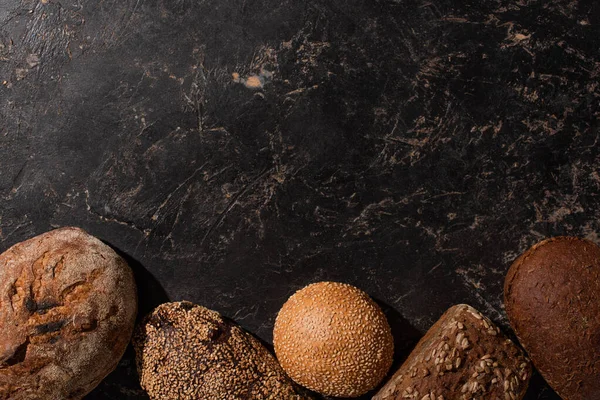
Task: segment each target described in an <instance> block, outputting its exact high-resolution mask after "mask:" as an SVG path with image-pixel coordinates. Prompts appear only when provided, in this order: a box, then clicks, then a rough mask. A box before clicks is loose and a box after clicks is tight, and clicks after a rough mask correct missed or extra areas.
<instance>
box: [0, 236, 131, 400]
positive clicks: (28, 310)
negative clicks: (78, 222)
mask: <svg viewBox="0 0 600 400" xmlns="http://www.w3.org/2000/svg"><path fill="white" fill-rule="evenodd" d="M136 310H137V297H136V290H135V283H134V280H133V274H132V272H131V270H130V269H129V267H128V266H127V264H126V263H125V261H124V260H123V259H122V258H121V257H119V256H118V255H117V254H116V253H115V252H114V251H113V250H112V249H111V248H110V247H108V246H107V245H105V244H104V243H102V242H101V241H100V240H98V239H96V238H94V237H93V236H90V235H88V234H87V233H86V232H84V231H83V230H81V229H78V228H61V229H56V230H54V231H51V232H47V233H45V234H42V235H40V236H36V237H34V238H32V239H30V240H27V241H25V242H21V243H18V244H16V245H15V246H13V247H11V248H10V249H8V250H7V251H6V252H4V253H3V254H1V255H0V399H11V400H25V399H56V400H61V399H73V400H75V399H81V398H82V397H83V396H84V395H85V394H87V393H88V392H90V391H91V390H92V389H93V388H94V387H95V386H96V385H97V384H98V383H100V381H101V380H102V379H104V377H105V376H106V375H107V374H108V373H110V372H111V371H112V370H113V369H114V368H115V367H116V366H117V363H118V361H119V359H120V358H121V356H122V355H123V353H124V352H125V348H126V347H127V344H128V342H129V339H130V337H131V333H132V330H133V326H134V323H135V315H136Z"/></svg>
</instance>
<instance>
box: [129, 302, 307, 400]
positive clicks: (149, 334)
mask: <svg viewBox="0 0 600 400" xmlns="http://www.w3.org/2000/svg"><path fill="white" fill-rule="evenodd" d="M133 344H134V348H135V352H136V362H137V368H138V373H139V375H140V382H141V385H142V388H144V390H146V391H147V393H148V395H149V396H150V398H151V399H153V400H172V399H179V400H197V399H273V400H275V399H289V400H301V399H309V398H310V397H307V396H303V395H301V394H300V392H298V391H297V390H296V388H295V387H294V385H293V383H292V381H291V380H290V379H289V378H288V377H287V376H286V375H285V373H284V372H283V370H282V369H281V367H280V366H279V364H278V363H277V360H275V357H273V356H272V355H271V354H270V353H269V352H268V350H267V349H266V348H265V347H264V346H263V345H262V344H261V343H260V342H259V341H258V340H256V339H255V338H254V337H252V336H251V335H250V334H248V333H246V332H245V331H244V330H242V329H241V328H240V327H239V326H237V325H235V324H234V323H232V322H229V321H226V320H224V319H223V318H222V317H221V315H219V313H217V312H215V311H211V310H209V309H207V308H204V307H201V306H198V305H195V304H192V303H190V302H185V301H184V302H175V303H166V304H162V305H160V306H158V307H157V308H156V309H155V310H154V311H152V313H150V314H149V315H148V316H146V317H145V318H144V320H143V321H142V323H141V324H140V326H139V327H138V328H137V329H136V333H135V334H134V339H133Z"/></svg>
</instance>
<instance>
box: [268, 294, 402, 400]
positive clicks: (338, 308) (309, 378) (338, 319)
mask: <svg viewBox="0 0 600 400" xmlns="http://www.w3.org/2000/svg"><path fill="white" fill-rule="evenodd" d="M273 344H274V346H275V354H276V355H277V358H278V360H279V362H280V363H281V365H282V367H283V369H284V370H285V371H286V372H287V373H288V374H289V375H290V376H291V377H292V379H294V380H295V381H296V382H298V383H299V384H301V385H303V386H305V387H307V388H309V389H311V390H314V391H317V392H319V393H322V394H326V395H329V396H340V397H356V396H360V395H362V394H364V393H366V392H368V391H369V390H371V389H373V388H375V387H376V386H377V385H378V384H379V383H380V382H381V381H382V380H383V378H384V377H385V375H386V374H387V372H388V370H389V368H390V366H391V364H392V358H393V354H394V340H393V337H392V333H391V329H390V326H389V325H388V322H387V320H386V317H385V315H384V314H383V312H382V311H381V309H380V308H379V306H377V304H376V303H375V302H374V301H373V300H372V299H371V298H370V297H369V296H368V295H367V294H366V293H365V292H363V291H362V290H360V289H358V288H356V287H354V286H351V285H347V284H343V283H338V282H318V283H314V284H312V285H308V286H306V287H305V288H303V289H301V290H299V291H297V292H296V293H295V294H294V295H293V296H291V297H290V298H289V299H288V301H287V302H286V303H285V304H284V305H283V307H282V308H281V311H279V314H278V315H277V319H276V321H275V329H274V331H273Z"/></svg>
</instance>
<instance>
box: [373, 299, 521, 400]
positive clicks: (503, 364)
mask: <svg viewBox="0 0 600 400" xmlns="http://www.w3.org/2000/svg"><path fill="white" fill-rule="evenodd" d="M530 377H531V364H530V362H529V360H528V359H527V357H525V355H524V353H523V351H522V350H521V349H519V348H518V347H517V346H516V345H515V344H514V343H513V342H512V341H511V340H510V339H508V338H506V337H505V336H504V334H502V332H500V330H499V329H498V328H497V327H496V326H495V325H494V324H493V323H492V322H491V321H490V320H489V319H487V318H486V317H485V316H483V315H481V314H480V313H479V312H478V311H477V310H475V309H474V308H473V307H471V306H468V305H466V304H459V305H456V306H454V307H451V308H450V309H449V310H448V311H446V313H445V314H444V315H442V317H441V318H440V319H439V320H438V321H437V322H436V323H435V324H434V325H433V326H432V327H431V329H429V331H427V333H426V334H425V336H424V337H423V338H422V339H421V340H420V341H419V343H418V344H417V346H416V347H415V349H414V350H413V351H412V353H411V354H410V355H409V356H408V358H407V360H406V361H405V362H404V364H402V366H401V367H400V369H399V370H398V371H397V372H396V373H395V374H394V376H393V377H392V378H391V379H390V380H389V381H388V382H387V383H386V384H385V386H384V387H383V388H382V389H381V390H380V391H379V392H378V393H377V394H376V395H375V397H373V400H399V399H416V400H463V399H465V400H466V399H479V400H496V399H497V400H519V399H522V398H523V396H524V395H525V391H526V390H527V386H528V383H529V378H530Z"/></svg>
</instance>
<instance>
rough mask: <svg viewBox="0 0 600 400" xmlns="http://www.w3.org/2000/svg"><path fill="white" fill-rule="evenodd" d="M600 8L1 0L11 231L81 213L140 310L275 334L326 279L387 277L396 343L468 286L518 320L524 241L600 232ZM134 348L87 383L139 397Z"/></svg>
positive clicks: (502, 1)
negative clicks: (220, 320)
mask: <svg viewBox="0 0 600 400" xmlns="http://www.w3.org/2000/svg"><path fill="white" fill-rule="evenodd" d="M599 23H600V3H598V2H595V1H592V0H581V1H570V0H551V1H542V0H530V1H529V0H520V1H508V0H490V1H485V2H481V1H474V0H472V1H450V0H440V1H435V2H429V1H427V0H415V1H410V0H409V1H403V0H402V1H401V0H395V1H391V0H388V1H383V0H370V1H358V0H346V1H342V0H336V1H332V0H329V1H322V0H309V1H306V2H298V1H294V2H292V1H287V0H279V1H275V0H244V1H233V0H119V1H117V0H72V1H63V0H61V1H58V0H22V1H18V0H0V165H1V169H0V249H1V250H4V249H6V248H8V247H9V246H10V245H12V244H14V243H16V242H18V241H21V240H24V239H27V238H29V237H31V236H33V235H36V234H39V233H42V232H44V231H47V230H50V229H52V228H54V227H59V226H64V225H77V226H80V227H83V228H84V229H86V230H88V231H89V232H90V233H92V234H94V235H96V236H98V237H100V238H101V239H103V240H105V241H106V242H108V243H109V244H111V245H113V246H114V247H115V248H117V249H119V250H120V251H122V252H123V253H124V254H126V255H127V256H128V257H129V260H130V262H131V263H132V265H133V266H134V269H135V270H136V273H137V275H138V281H139V285H140V287H141V291H140V295H141V299H140V301H141V302H142V304H141V308H142V311H148V310H149V309H150V308H151V307H152V306H153V305H155V304H157V303H159V302H162V301H165V300H166V299H167V298H169V299H171V300H180V299H187V300H190V301H194V302H197V303H199V304H202V305H204V306H207V307H210V308H213V309H215V310H218V311H220V312H221V313H223V314H224V315H226V316H228V317H230V318H233V319H234V320H236V321H237V322H239V323H240V324H241V325H242V326H243V327H244V328H246V329H248V330H249V331H251V332H252V333H254V334H256V335H258V336H259V337H261V338H262V339H264V340H265V341H267V342H270V341H271V338H272V337H271V330H272V326H273V321H274V318H275V315H276V313H277V310H278V309H279V307H280V306H281V305H282V304H283V302H284V301H285V299H286V298H287V297H288V296H289V295H291V294H292V293H293V292H294V291H295V290H296V289H298V288H300V287H302V286H304V285H306V284H308V283H310V282H313V281H318V280H338V281H344V282H348V283H352V284H355V285H357V286H359V287H361V288H362V289H364V290H366V291H367V292H368V293H369V294H371V295H372V296H373V297H375V298H376V299H378V300H379V301H380V302H381V304H382V306H383V307H384V309H385V310H386V312H387V314H388V316H389V318H390V320H391V322H392V324H393V326H394V331H395V334H396V338H397V342H398V343H397V347H398V359H400V358H401V357H403V356H406V355H407V352H408V351H409V349H410V347H411V346H412V345H413V344H414V343H415V341H416V340H418V338H419V336H420V335H421V334H422V333H423V332H425V331H426V330H427V328H428V327H429V326H430V325H431V324H432V323H433V322H434V321H435V320H436V319H437V318H438V317H439V316H440V315H441V314H442V312H443V311H444V310H445V309H446V308H448V307H449V306H451V305H453V304H455V303H459V302H466V303H469V304H471V305H473V306H475V307H476V308H478V309H479V310H481V311H482V312H483V313H485V314H486V315H488V316H489V317H490V318H492V319H493V320H495V321H496V322H497V323H499V324H500V325H501V326H502V328H503V329H505V330H506V331H508V329H509V327H508V324H507V320H506V316H505V313H504V310H503V306H502V284H503V278H504V274H505V273H506V271H507V269H508V267H509V265H510V263H511V262H512V260H513V259H514V258H515V257H516V256H517V255H518V254H519V253H521V252H522V251H524V250H525V249H526V248H528V247H529V246H530V245H532V244H533V243H535V242H536V241H538V240H540V239H542V238H545V237H548V236H554V235H562V234H568V235H579V236H583V237H587V238H589V239H591V240H594V241H596V242H599V241H600V239H599V237H598V234H597V232H598V230H599V223H598V221H599V217H600V212H599V211H598V207H597V204H598V198H599V195H600V171H599V168H600V152H599V151H598V148H597V142H598V138H599V118H598V117H599V113H600V103H599V97H600V87H599V83H598V78H599V75H600V50H599V49H600V29H599ZM134 370H135V368H134V366H133V363H132V358H131V352H129V353H128V355H127V356H126V357H125V358H124V359H123V361H122V362H121V365H120V367H119V369H118V370H117V372H115V373H114V374H113V375H111V376H110V377H109V378H108V379H107V380H106V381H105V382H104V383H103V384H102V385H101V386H100V387H99V388H98V389H97V390H96V391H95V392H94V393H93V394H91V395H90V396H89V399H144V398H145V396H144V394H143V392H142V391H141V389H140V388H139V386H138V385H137V383H136V377H135V371H134ZM365 398H368V397H365ZM527 399H528V400H532V399H558V397H557V396H556V395H554V394H553V393H552V392H551V390H550V389H548V388H546V386H545V384H544V383H543V382H542V381H541V379H540V378H539V377H537V376H536V377H535V378H534V381H533V383H532V388H531V390H530V392H529V394H528V396H527Z"/></svg>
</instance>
